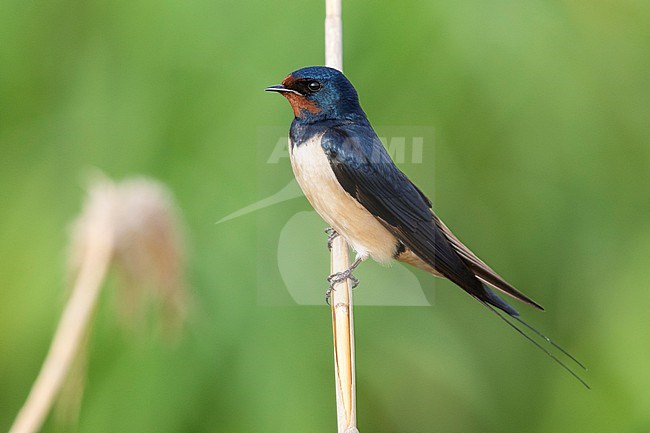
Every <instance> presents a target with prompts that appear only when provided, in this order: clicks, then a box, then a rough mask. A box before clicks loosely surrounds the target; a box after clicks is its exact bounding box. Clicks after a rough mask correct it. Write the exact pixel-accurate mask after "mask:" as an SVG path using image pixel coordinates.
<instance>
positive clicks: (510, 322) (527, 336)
mask: <svg viewBox="0 0 650 433" xmlns="http://www.w3.org/2000/svg"><path fill="white" fill-rule="evenodd" d="M479 301H480V302H481V303H482V304H483V305H485V306H486V307H487V308H489V309H490V311H492V312H493V313H494V314H496V315H497V316H498V317H499V319H501V320H503V321H504V322H505V323H507V324H508V326H510V327H511V328H512V329H514V330H515V331H516V332H517V333H518V334H520V335H522V336H523V337H524V338H525V339H526V340H528V341H530V342H531V343H532V344H533V345H534V346H535V347H537V348H538V349H539V350H541V351H542V352H544V353H545V354H546V355H547V356H548V357H549V358H551V359H552V360H553V361H554V362H555V363H556V364H558V365H559V366H560V367H562V368H563V369H564V370H566V371H567V372H568V373H569V374H570V375H571V376H573V377H574V378H575V379H576V380H577V381H578V382H580V383H581V384H582V385H583V386H584V387H585V388H587V389H591V387H590V386H589V385H588V384H587V382H585V381H584V379H582V378H581V377H580V376H578V374H577V373H576V372H575V371H573V370H572V369H571V368H570V367H569V366H567V365H566V364H565V363H564V362H562V361H561V360H560V359H559V358H558V357H557V356H555V355H554V354H553V353H552V352H551V351H550V350H548V349H547V348H545V347H544V346H542V345H541V344H540V343H538V342H537V341H535V340H534V339H533V338H532V337H531V336H530V335H528V334H526V333H525V332H524V331H523V330H522V329H521V328H520V327H518V326H517V325H516V324H515V323H513V322H512V321H511V320H513V319H514V320H516V321H517V322H519V323H521V324H522V325H524V326H525V327H526V328H528V329H529V330H531V331H532V332H533V333H535V334H536V335H537V336H539V337H540V338H542V339H544V340H545V341H546V342H547V343H549V344H550V345H551V346H553V347H554V348H555V349H557V350H559V351H560V352H561V353H562V354H564V355H565V356H567V357H568V358H569V359H570V360H571V361H573V362H574V363H575V364H576V365H578V366H579V367H580V368H582V369H583V370H585V371H586V370H587V367H585V366H584V364H582V363H581V362H580V361H578V360H577V359H576V358H575V357H574V356H573V355H571V354H570V353H569V352H567V351H566V350H564V349H563V348H562V347H561V346H559V345H558V344H556V343H555V342H553V341H552V340H551V339H550V338H548V337H547V336H546V335H544V334H542V333H541V332H539V331H538V330H537V329H535V328H533V327H532V326H531V325H529V324H528V323H526V322H525V321H523V320H522V319H521V318H519V317H518V314H514V315H513V314H510V313H509V312H507V311H506V313H507V314H508V315H507V316H506V315H504V314H503V313H501V312H500V311H499V310H497V309H496V308H494V307H493V306H492V305H490V303H488V302H486V301H482V300H480V299H479ZM506 305H507V304H506ZM499 308H500V307H499ZM510 318H511V319H510Z"/></svg>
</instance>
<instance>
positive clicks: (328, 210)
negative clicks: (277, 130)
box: [289, 136, 397, 263]
mask: <svg viewBox="0 0 650 433" xmlns="http://www.w3.org/2000/svg"><path fill="white" fill-rule="evenodd" d="M320 142H321V136H317V137H314V138H313V139H311V140H309V141H306V142H304V143H302V144H300V146H294V147H293V149H292V148H291V146H290V147H289V153H290V156H291V166H292V168H293V173H294V175H295V176H296V180H297V181H298V184H299V185H300V188H302V191H303V192H304V193H305V196H306V197H307V200H309V203H311V205H312V206H313V207H314V209H315V210H316V212H318V214H319V215H320V216H321V218H323V219H324V220H325V222H327V223H328V224H329V225H330V226H332V228H333V229H334V230H336V231H337V233H339V234H340V235H341V236H343V238H345V240H346V241H347V242H348V243H349V244H350V245H351V246H352V248H353V249H354V250H355V251H356V252H357V254H358V255H359V257H363V258H365V257H368V256H370V257H372V258H373V259H375V260H377V261H378V262H381V263H388V262H389V261H390V260H391V259H392V258H393V255H394V254H395V251H396V248H397V239H396V238H395V236H393V235H392V234H391V233H390V232H389V231H388V230H386V228H384V226H383V225H382V224H381V223H380V222H379V221H378V220H377V218H375V217H374V216H373V215H372V214H371V213H370V212H368V211H367V210H366V208H364V207H363V206H362V205H361V204H360V203H359V202H358V201H356V200H355V199H354V198H353V197H352V196H351V195H350V194H348V193H347V192H346V191H345V190H344V189H343V188H342V187H341V185H340V184H339V182H338V180H337V179H336V176H335V175H334V172H333V171H332V168H331V167H330V163H329V161H328V159H327V155H325V152H324V151H323V148H322V147H321V145H320Z"/></svg>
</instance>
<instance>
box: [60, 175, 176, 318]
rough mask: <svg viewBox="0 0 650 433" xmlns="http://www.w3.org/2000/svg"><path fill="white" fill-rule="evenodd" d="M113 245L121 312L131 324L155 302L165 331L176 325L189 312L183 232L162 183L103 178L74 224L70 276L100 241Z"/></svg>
mask: <svg viewBox="0 0 650 433" xmlns="http://www.w3.org/2000/svg"><path fill="white" fill-rule="evenodd" d="M100 236H101V237H102V238H104V241H105V240H107V239H108V240H110V242H112V269H114V270H115V271H116V273H117V274H118V277H119V281H120V282H121V283H122V284H120V287H119V288H118V305H119V313H120V315H121V317H122V318H123V319H126V320H127V321H129V322H130V323H134V322H140V321H143V320H144V318H143V317H142V316H145V314H143V312H144V310H146V308H145V307H146V306H147V305H149V303H150V302H153V303H154V304H156V305H157V307H159V308H161V309H162V311H161V313H162V314H163V317H162V318H161V319H162V320H161V321H160V323H161V324H162V325H163V326H164V327H165V328H167V329H174V328H176V327H177V326H178V325H180V324H181V323H182V321H183V319H184V317H185V314H186V309H187V302H188V296H187V293H186V292H187V287H186V284H185V281H184V278H185V275H184V269H185V249H184V245H183V239H184V231H183V229H182V227H181V223H180V217H179V214H178V211H177V209H176V206H175V205H174V202H173V199H172V196H171V193H170V192H169V191H168V190H167V188H166V187H165V186H164V185H162V184H161V183H160V182H157V181H154V180H152V179H147V178H144V177H141V178H134V179H128V180H125V181H122V182H119V183H115V182H113V181H111V180H110V179H108V178H105V177H102V178H100V179H98V180H95V181H94V182H93V183H92V184H91V187H90V188H89V190H88V198H87V199H86V203H85V205H84V208H83V211H82V213H81V215H80V217H79V218H78V219H77V221H76V222H75V224H74V230H73V235H72V243H71V252H70V259H71V260H70V264H71V271H72V274H73V277H74V276H75V275H76V274H77V272H78V270H79V269H80V266H81V265H82V263H83V260H84V257H85V255H86V254H87V253H88V251H89V249H90V248H92V246H93V243H94V242H97V241H98V237H100Z"/></svg>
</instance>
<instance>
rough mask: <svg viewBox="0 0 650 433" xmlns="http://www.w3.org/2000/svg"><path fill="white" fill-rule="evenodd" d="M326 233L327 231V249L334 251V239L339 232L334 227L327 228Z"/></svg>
mask: <svg viewBox="0 0 650 433" xmlns="http://www.w3.org/2000/svg"><path fill="white" fill-rule="evenodd" d="M325 233H327V249H328V250H329V251H332V242H334V239H336V238H337V237H338V235H339V234H338V233H337V232H336V230H334V229H333V228H332V227H328V228H326V229H325Z"/></svg>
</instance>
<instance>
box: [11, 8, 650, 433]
mask: <svg viewBox="0 0 650 433" xmlns="http://www.w3.org/2000/svg"><path fill="white" fill-rule="evenodd" d="M343 14H344V63H345V70H346V73H347V75H348V76H349V77H350V79H351V80H352V82H353V83H354V84H355V85H356V87H357V90H358V91H359V93H360V94H361V102H362V105H363V107H364V109H365V110H366V112H367V113H368V115H369V117H370V120H371V121H372V122H373V123H374V124H376V125H425V126H431V127H433V128H435V131H436V137H435V147H434V148H428V149H427V152H429V153H428V154H426V155H428V156H426V157H425V159H424V163H423V164H420V165H413V166H409V167H408V169H405V170H407V174H408V175H409V176H411V177H412V178H413V179H414V180H415V182H416V183H417V184H418V185H419V186H420V187H421V188H422V189H423V190H425V191H427V192H428V193H429V194H430V195H432V196H434V197H435V208H436V209H437V211H438V214H439V215H440V216H441V217H442V218H443V219H445V221H446V222H447V223H448V225H449V226H450V227H452V228H453V229H454V231H455V232H457V233H458V234H459V236H460V237H461V238H462V239H463V240H464V241H465V242H466V243H467V244H468V245H470V246H471V247H472V248H473V249H474V250H475V251H476V252H477V253H478V254H479V255H481V256H482V257H484V258H485V259H486V261H488V263H490V264H491V265H493V267H495V268H496V269H497V270H498V271H499V272H500V273H501V274H503V275H504V276H506V277H507V278H508V279H509V280H511V281H512V282H513V283H514V284H515V285H516V286H518V287H519V288H521V289H522V290H523V291H524V292H526V293H527V294H529V295H530V296H531V297H533V298H534V299H536V300H537V301H539V302H540V303H541V304H542V305H544V306H545V307H546V309H547V312H546V313H538V312H536V311H533V310H532V309H531V308H527V307H525V306H523V307H522V306H520V311H521V312H522V313H523V315H524V317H525V318H527V319H528V320H529V321H530V322H531V323H533V324H534V325H535V326H537V327H539V328H540V329H541V330H543V331H545V332H546V333H547V334H549V335H550V336H552V337H554V338H555V340H556V341H558V342H560V343H561V344H563V345H564V346H565V347H567V348H568V349H569V350H570V351H572V352H573V353H575V354H576V356H578V358H580V359H581V360H583V361H584V362H585V363H586V364H587V365H588V367H589V372H587V373H586V374H585V376H586V379H587V381H588V382H589V383H590V385H591V386H592V388H593V389H592V390H591V391H587V390H585V389H584V388H582V387H581V386H580V384H579V383H578V382H577V381H575V380H573V379H572V378H571V377H570V376H568V375H567V374H566V373H565V372H563V371H562V370H561V369H559V368H558V367H557V366H555V365H554V364H553V363H552V362H550V361H549V359H548V358H546V357H545V356H544V355H543V354H541V353H540V352H539V351H537V350H535V348H533V347H532V346H531V345H530V344H528V343H526V342H525V341H523V339H521V337H519V336H517V335H516V334H515V333H513V332H511V331H510V330H509V329H507V328H506V327H505V326H504V325H503V324H502V323H500V322H499V321H498V320H496V319H495V318H494V317H493V316H492V315H491V314H490V313H489V312H488V311H487V310H485V309H483V308H482V307H481V306H480V305H478V303H476V302H474V301H472V300H471V299H470V298H469V297H468V296H467V295H465V294H463V293H462V292H461V291H460V290H458V289H457V288H455V287H454V286H453V285H452V284H450V283H447V282H439V283H438V284H437V286H436V293H435V299H436V302H435V305H434V306H433V307H429V308H423V307H419V308H404V307H360V308H358V309H357V311H356V325H357V367H358V372H357V374H358V413H359V428H360V431H361V432H413V433H415V432H451V431H454V432H486V431H489V432H568V431H572V432H583V431H584V432H647V431H650V373H649V372H648V365H649V363H650V290H649V289H650V277H648V271H649V264H650V260H649V259H650V218H649V217H650V26H649V25H648V23H649V22H650V2H648V1H642V0H636V1H635V0H624V1H616V2H615V1H586V0H582V1H580V0H577V1H532V0H521V1H498V0H497V1H490V2H485V1H478V0H477V1H457V2H430V1H419V2H418V1H404V2H400V3H395V2H384V3H377V2H374V3H372V4H369V3H363V2H345V4H344V10H343ZM323 19H324V6H323V3H322V2H318V1H317V2H288V1H275V2H262V1H260V2H256V3H255V4H244V3H242V2H234V1H233V2H224V1H204V0H196V1H192V2H180V1H156V2H153V1H139V0H136V1H130V2H127V1H110V0H109V1H70V0H53V1H40V2H25V1H17V0H4V1H3V2H2V6H1V7H0V65H1V70H0V200H1V202H0V203H1V204H0V276H1V281H2V283H1V284H2V302H1V303H0V342H1V343H0V344H1V350H0V430H2V431H6V430H7V429H8V428H9V426H10V424H11V421H12V419H13V417H14V416H15V414H16V413H17V411H18V409H19V408H20V406H21V405H22V403H23V401H24V399H25V397H26V395H27V393H28V391H29V389H30V386H31V383H32V381H33V379H34V378H35V376H36V374H37V372H38V370H39V367H40V364H41V362H42V360H43V358H44V356H45V354H46V352H47V349H48V345H49V340H50V338H51V336H52V333H53V329H54V327H55V325H56V323H57V320H58V317H59V314H60V312H61V309H62V307H63V304H64V301H65V295H64V293H65V290H64V288H65V264H66V257H65V255H66V244H67V238H68V229H69V224H70V222H71V221H72V220H73V219H74V218H75V215H76V214H77V213H78V212H79V210H80V208H81V203H82V201H83V197H84V190H83V185H84V176H83V174H84V173H85V170H86V169H87V168H88V167H90V166H95V167H99V168H101V169H102V170H104V171H105V172H106V173H107V174H108V175H110V176H112V177H114V178H117V179H121V178H124V177H127V176H129V175H134V174H145V175H149V176H153V177H155V178H158V179H160V180H162V181H163V182H165V183H166V184H167V185H168V186H169V187H170V189H171V190H172V191H173V193H174V194H175V196H176V198H177V201H178V203H179V206H180V208H181V209H182V211H183V213H184V219H185V222H186V224H187V226H188V233H189V245H190V254H191V260H190V264H189V271H188V274H189V275H188V278H189V281H190V284H191V286H192V296H193V310H192V312H191V314H190V317H189V320H188V324H187V326H186V329H185V332H184V334H183V336H182V337H181V339H180V340H179V341H178V342H176V343H175V344H167V343H165V341H164V340H161V339H158V338H149V337H150V336H149V335H148V334H147V333H144V335H143V334H142V333H141V334H136V335H133V334H132V333H129V332H126V331H125V330H123V329H122V327H120V326H118V324H117V323H116V320H115V318H114V316H115V315H114V313H113V310H114V308H113V306H114V305H113V304H114V300H115V299H114V298H115V297H114V296H113V294H112V292H111V290H110V289H111V288H112V287H113V286H112V285H109V287H108V289H109V290H108V291H106V292H105V293H104V295H103V296H102V303H101V307H100V309H99V311H98V314H97V317H96V320H95V328H94V331H93V334H92V344H91V345H90V360H89V369H88V386H87V389H86V393H85V396H84V400H83V404H82V407H81V414H80V421H79V425H78V427H76V431H80V432H134V433H144V432H156V433H164V432H330V431H333V430H334V429H335V406H334V388H333V377H332V349H331V330H330V316H329V312H328V310H327V307H325V306H312V307H305V306H290V305H289V306H279V307H271V306H267V305H261V304H260V303H259V302H258V291H259V287H260V284H263V281H262V282H260V281H259V278H258V270H259V269H260V266H262V265H264V266H273V264H272V263H271V264H268V263H265V264H258V263H256V248H258V246H259V243H258V239H257V237H258V232H257V228H256V227H257V226H258V225H259V221H265V218H267V217H268V218H272V217H273V215H274V212H275V211H274V210H271V209H269V210H266V211H264V212H266V213H261V214H257V215H253V214H251V215H248V216H246V217H242V218H239V219H236V220H232V221H230V222H228V223H224V224H218V225H215V222H216V221H217V220H219V219H220V218H222V217H224V216H225V215H227V214H229V213H231V212H233V211H235V210H237V209H239V208H241V207H243V206H245V205H248V204H250V203H253V202H255V201H257V200H259V199H261V198H263V197H264V194H262V192H261V191H260V189H259V186H258V178H257V174H258V173H257V172H258V171H259V170H260V169H261V168H260V167H259V166H258V165H257V164H256V158H257V152H258V147H259V146H258V143H259V137H258V131H259V130H260V128H264V127H268V126H273V127H276V126H280V127H286V128H288V126H289V123H290V121H291V111H290V109H289V107H288V105H287V103H286V101H284V100H282V99H281V98H279V97H278V96H276V95H269V94H265V93H264V92H262V89H263V88H264V87H265V86H267V85H270V84H275V83H277V82H279V81H280V80H281V79H282V78H283V77H284V76H285V75H286V74H287V73H288V72H290V71H292V70H294V69H297V68H299V67H302V66H306V65H312V64H321V63H322V62H323V55H324V54H323V51H324V50H323ZM284 170H286V176H287V178H289V176H290V167H289V165H288V164H286V165H285V167H284ZM432 173H435V175H432ZM282 206H294V207H296V208H297V209H300V210H306V209H308V205H307V203H306V201H305V200H304V199H298V200H294V201H293V202H287V203H286V204H282V205H279V207H282ZM323 248H324V247H323V244H322V243H321V244H314V245H313V246H312V249H313V251H314V252H315V251H316V250H318V251H321V252H322V249H323ZM301 253H302V254H304V255H308V254H310V253H312V251H302V252H301ZM327 267H328V265H327V263H324V264H323V269H322V274H319V275H305V280H306V281H305V284H306V285H307V284H309V285H311V286H313V287H314V290H324V288H325V287H324V283H323V281H324V280H323V278H324V277H325V275H326V273H327V271H328V268H327ZM420 277H421V275H420ZM395 289H396V290H398V289H399V288H398V287H396V288H395ZM357 290H359V291H363V290H372V287H368V286H367V285H366V286H364V285H363V282H362V285H361V286H360V287H359V288H358V289H357ZM64 430H66V429H63V430H62V429H61V428H60V427H56V425H55V423H54V422H53V420H52V419H49V420H48V422H47V423H46V425H45V427H44V431H64Z"/></svg>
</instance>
